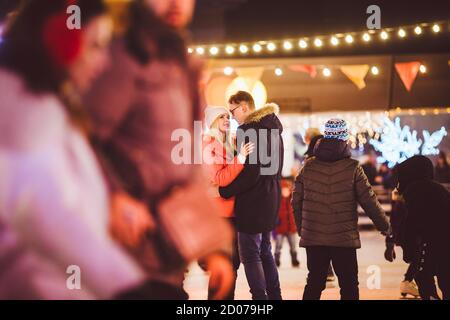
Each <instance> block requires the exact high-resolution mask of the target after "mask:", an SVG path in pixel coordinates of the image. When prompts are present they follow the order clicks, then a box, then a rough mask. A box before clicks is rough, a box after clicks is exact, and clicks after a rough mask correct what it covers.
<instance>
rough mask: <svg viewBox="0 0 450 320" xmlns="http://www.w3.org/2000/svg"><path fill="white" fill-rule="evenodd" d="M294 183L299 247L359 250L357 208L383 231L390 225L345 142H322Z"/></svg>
mask: <svg viewBox="0 0 450 320" xmlns="http://www.w3.org/2000/svg"><path fill="white" fill-rule="evenodd" d="M314 154H315V157H313V158H311V159H308V160H307V161H306V162H305V165H304V166H303V168H302V169H301V171H300V173H299V175H298V176H297V178H296V181H295V189H294V193H293V197H292V206H293V208H294V216H295V220H296V224H297V230H299V235H300V237H301V240H300V246H301V247H309V246H333V247H349V248H360V247H361V241H360V239H359V232H358V213H357V204H358V203H359V204H360V205H361V207H362V208H363V209H364V211H365V212H366V214H367V215H368V216H369V217H370V218H371V219H372V221H373V222H374V224H375V226H376V227H377V229H378V230H380V231H387V230H388V229H389V222H388V220H387V218H386V215H385V213H384V212H383V209H382V208H381V206H380V204H379V202H378V200H377V198H376V196H375V193H374V192H373V190H372V187H371V186H370V184H369V182H368V180H367V177H366V175H365V174H364V171H363V169H362V167H361V165H360V164H359V163H358V161H356V160H353V159H350V150H349V148H348V146H347V144H346V143H345V142H344V141H341V140H337V139H321V140H319V142H318V144H317V145H316V147H315V149H314Z"/></svg>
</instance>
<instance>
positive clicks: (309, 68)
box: [289, 64, 317, 78]
mask: <svg viewBox="0 0 450 320" xmlns="http://www.w3.org/2000/svg"><path fill="white" fill-rule="evenodd" d="M289 69H290V70H292V71H295V72H306V73H307V74H309V76H310V77H311V78H315V77H316V75H317V68H316V66H313V65H310V64H291V65H290V66H289Z"/></svg>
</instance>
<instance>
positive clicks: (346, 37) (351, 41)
mask: <svg viewBox="0 0 450 320" xmlns="http://www.w3.org/2000/svg"><path fill="white" fill-rule="evenodd" d="M345 42H347V43H349V44H350V43H353V36H352V35H351V34H348V35H346V36H345Z"/></svg>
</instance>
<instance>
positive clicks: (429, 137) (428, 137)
mask: <svg viewBox="0 0 450 320" xmlns="http://www.w3.org/2000/svg"><path fill="white" fill-rule="evenodd" d="M422 133H423V140H424V141H423V146H422V155H424V156H427V155H438V154H439V149H438V148H437V146H439V144H440V143H441V142H442V139H444V137H445V136H446V135H447V130H445V128H444V127H441V129H440V130H438V131H435V132H433V133H432V134H430V132H428V130H424V131H422Z"/></svg>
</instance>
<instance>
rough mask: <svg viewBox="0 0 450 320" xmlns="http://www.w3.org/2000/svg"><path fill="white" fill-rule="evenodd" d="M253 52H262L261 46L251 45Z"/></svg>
mask: <svg viewBox="0 0 450 320" xmlns="http://www.w3.org/2000/svg"><path fill="white" fill-rule="evenodd" d="M253 51H255V52H261V51H262V46H261V45H260V44H259V43H255V44H254V45H253Z"/></svg>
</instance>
